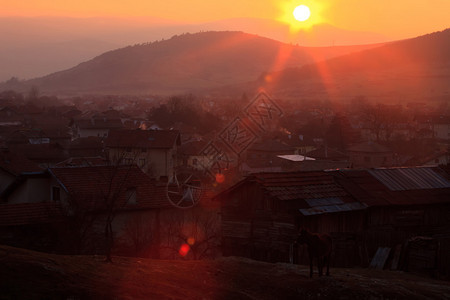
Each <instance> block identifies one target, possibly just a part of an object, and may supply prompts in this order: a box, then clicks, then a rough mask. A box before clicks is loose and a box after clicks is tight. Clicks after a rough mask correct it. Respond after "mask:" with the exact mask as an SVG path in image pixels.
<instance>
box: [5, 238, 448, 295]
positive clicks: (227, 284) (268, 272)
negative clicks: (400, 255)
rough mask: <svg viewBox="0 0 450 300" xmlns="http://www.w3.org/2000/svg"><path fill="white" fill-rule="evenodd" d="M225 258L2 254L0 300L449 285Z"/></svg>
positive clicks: (383, 290)
mask: <svg viewBox="0 0 450 300" xmlns="http://www.w3.org/2000/svg"><path fill="white" fill-rule="evenodd" d="M308 274H309V270H308V268H307V267H306V266H298V265H291V264H282V263H278V264H271V263H263V262H257V261H253V260H249V259H244V258H237V257H228V258H220V259H217V260H208V261H183V260H176V261H167V260H152V259H139V258H125V257H115V258H114V261H113V263H105V262H104V259H103V257H101V256H63V255H54V254H44V253H39V252H33V251H28V250H23V249H17V248H12V247H7V246H0V299H183V300H188V299H448V297H449V296H450V286H449V285H448V283H447V282H445V281H438V280H432V279H427V278H422V277H418V276H415V275H411V274H407V273H403V272H393V271H376V270H369V269H332V270H331V276H329V277H321V278H317V277H315V278H312V279H310V278H309V277H308Z"/></svg>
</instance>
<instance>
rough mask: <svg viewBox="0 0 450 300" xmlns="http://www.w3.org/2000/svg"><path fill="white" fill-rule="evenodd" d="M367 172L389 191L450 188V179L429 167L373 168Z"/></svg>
mask: <svg viewBox="0 0 450 300" xmlns="http://www.w3.org/2000/svg"><path fill="white" fill-rule="evenodd" d="M369 173H370V174H371V175H372V176H373V177H375V178H376V179H377V180H378V181H380V182H381V183H382V184H383V185H385V186H386V187H387V188H388V189H390V190H391V191H407V190H418V189H440V188H450V181H449V180H447V179H446V178H444V177H443V176H441V175H440V174H438V173H437V172H436V171H435V170H434V169H433V168H430V167H422V168H418V167H415V168H395V169H373V170H369Z"/></svg>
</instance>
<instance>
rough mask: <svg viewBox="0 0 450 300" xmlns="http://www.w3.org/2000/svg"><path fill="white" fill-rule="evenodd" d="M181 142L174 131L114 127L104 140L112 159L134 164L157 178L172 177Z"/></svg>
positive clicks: (112, 160) (121, 162) (109, 156)
mask: <svg viewBox="0 0 450 300" xmlns="http://www.w3.org/2000/svg"><path fill="white" fill-rule="evenodd" d="M180 145H181V138H180V133H179V132H178V131H176V130H114V131H111V132H110V134H109V136H108V138H107V139H106V141H105V147H106V152H107V155H108V158H109V160H110V161H111V162H113V163H119V164H137V165H138V166H139V167H140V168H141V169H142V170H143V171H144V172H145V173H147V174H148V175H149V176H151V177H153V178H156V179H160V178H161V177H166V178H170V177H171V176H173V174H174V171H175V168H176V163H177V155H178V148H179V146H180Z"/></svg>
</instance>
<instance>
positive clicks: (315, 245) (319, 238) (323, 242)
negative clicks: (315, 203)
mask: <svg viewBox="0 0 450 300" xmlns="http://www.w3.org/2000/svg"><path fill="white" fill-rule="evenodd" d="M295 243H298V244H306V245H307V246H308V255H309V277H312V276H313V260H314V258H317V268H318V270H319V276H322V274H323V265H324V263H326V264H327V273H326V275H327V276H329V275H330V257H331V248H332V240H331V237H330V235H329V234H318V233H312V232H309V231H308V230H306V229H302V230H300V234H299V235H298V237H297V240H296V241H295Z"/></svg>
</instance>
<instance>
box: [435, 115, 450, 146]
mask: <svg viewBox="0 0 450 300" xmlns="http://www.w3.org/2000/svg"><path fill="white" fill-rule="evenodd" d="M432 128H433V132H434V136H435V138H437V139H438V140H443V141H448V140H450V116H439V117H437V118H434V119H433V120H432Z"/></svg>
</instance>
